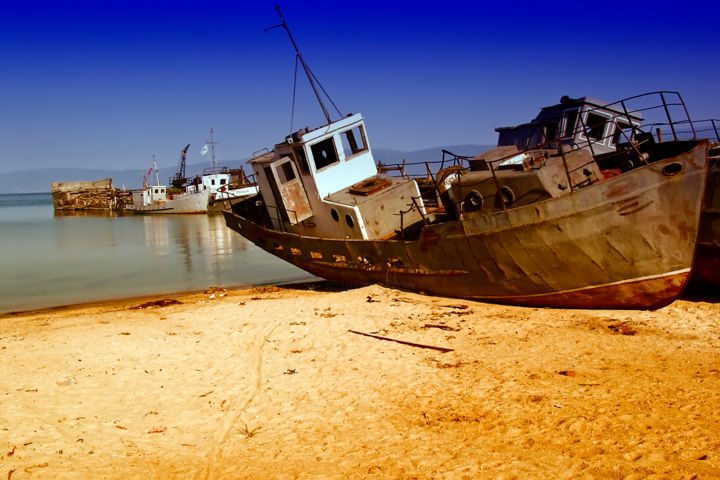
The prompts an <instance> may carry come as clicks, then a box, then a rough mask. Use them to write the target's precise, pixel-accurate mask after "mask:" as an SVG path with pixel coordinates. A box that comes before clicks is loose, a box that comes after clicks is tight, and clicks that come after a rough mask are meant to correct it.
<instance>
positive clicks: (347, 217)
mask: <svg viewBox="0 0 720 480" xmlns="http://www.w3.org/2000/svg"><path fill="white" fill-rule="evenodd" d="M345 223H347V224H348V227H350V228H353V227H354V226H355V221H353V219H352V217H351V216H350V215H345Z"/></svg>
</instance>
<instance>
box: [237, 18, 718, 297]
mask: <svg viewBox="0 0 720 480" xmlns="http://www.w3.org/2000/svg"><path fill="white" fill-rule="evenodd" d="M278 13H279V9H278ZM281 18H282V15H281ZM279 26H281V27H284V28H285V29H286V30H287V33H288V35H289V36H290V39H291V41H292V43H293V46H295V49H296V52H297V58H298V61H299V62H300V63H301V65H302V67H303V69H304V70H305V73H306V74H307V77H308V81H309V82H310V84H311V86H312V88H313V90H314V91H315V94H316V96H317V98H318V101H319V103H320V105H321V107H322V109H323V113H324V114H325V117H326V119H327V124H326V125H324V126H322V127H320V128H315V129H301V130H299V131H296V132H294V133H292V134H290V135H288V136H287V137H286V138H285V140H284V141H283V142H281V143H279V144H277V145H275V148H274V149H273V150H272V151H270V152H268V153H266V154H263V155H260V156H258V157H255V158H253V159H251V160H250V162H249V163H250V165H251V166H252V168H253V171H254V175H255V177H256V179H257V182H258V185H259V188H260V193H259V194H258V195H256V196H254V197H251V198H249V199H247V200H244V201H242V202H239V203H237V204H235V205H233V206H232V209H229V210H225V211H223V214H224V215H225V220H226V223H227V225H228V227H230V228H231V229H233V230H235V231H236V232H238V233H240V234H241V235H243V236H244V237H246V238H247V239H248V240H250V241H252V242H253V243H255V244H256V245H258V246H259V247H261V248H263V249H264V250H266V251H268V252H270V253H272V254H273V255H276V256H278V257H279V258H282V259H284V260H286V261H288V262H290V263H292V264H294V265H296V266H298V267H300V268H302V269H304V270H306V271H308V272H310V273H312V274H314V275H317V276H319V277H323V278H326V279H328V280H332V281H337V282H342V283H344V284H348V285H366V284H372V283H378V284H381V285H386V286H390V287H394V288H400V289H407V290H412V291H418V292H425V293H428V294H434V295H443V296H451V297H464V298H472V299H479V300H486V301H491V302H501V303H510V304H517V305H535V306H555V307H586V308H657V307H660V306H663V305H666V304H668V303H670V302H672V301H673V300H674V299H675V298H676V297H677V296H678V295H679V294H680V293H681V292H682V290H683V288H684V286H685V284H686V282H687V279H688V277H689V275H690V271H691V267H692V262H693V253H694V250H695V242H696V238H697V231H698V224H699V218H700V208H701V203H702V199H703V190H704V187H705V180H706V175H707V161H708V145H709V143H708V141H707V140H680V139H678V138H674V139H672V140H669V141H663V142H657V141H655V139H654V138H653V136H652V135H648V134H646V133H645V132H642V131H641V130H640V128H639V127H638V125H637V123H638V122H637V118H639V116H640V115H641V114H640V112H639V111H638V110H637V109H635V108H632V107H631V106H629V100H631V99H626V100H623V101H620V102H616V104H615V105H616V106H617V107H615V108H614V109H613V113H612V114H611V117H610V118H609V119H607V121H606V122H605V123H604V125H605V127H604V128H603V130H602V134H601V135H600V136H601V137H602V138H596V137H597V135H598V134H600V128H599V127H597V126H596V125H595V122H594V121H593V120H592V119H593V118H594V117H592V116H591V114H592V113H593V111H592V108H590V109H587V110H584V111H583V112H578V115H577V116H576V117H574V122H573V125H566V124H564V123H562V121H561V122H560V123H559V124H558V125H557V128H556V129H555V132H554V133H553V135H552V136H550V135H547V133H546V134H545V138H544V139H543V141H541V142H537V144H535V145H533V146H532V147H528V146H519V145H503V146H500V147H497V148H495V149H493V150H491V151H489V152H486V153H484V154H480V155H478V156H475V157H472V158H469V157H460V156H457V155H456V156H452V159H451V160H448V162H449V163H450V164H449V165H448V164H445V163H444V160H445V159H443V163H442V164H441V165H440V166H439V168H438V169H432V168H431V167H430V166H429V164H428V168H427V174H426V175H425V176H423V177H422V178H413V177H410V176H407V175H404V173H405V170H404V169H403V170H401V172H402V173H403V175H401V176H400V177H395V176H390V175H388V173H387V172H381V171H378V168H377V166H376V162H375V160H374V158H373V154H372V149H371V147H370V144H369V140H368V135H367V131H366V128H365V123H364V119H363V117H362V115H360V114H354V115H352V114H351V115H347V116H345V117H344V118H341V119H339V120H335V121H331V119H330V115H329V113H328V111H327V108H325V105H324V103H323V100H322V97H321V95H320V91H322V92H325V90H324V89H323V88H322V87H320V88H318V85H316V83H315V82H316V77H315V76H314V75H313V74H312V73H311V72H310V70H309V68H308V66H307V64H306V63H305V61H304V59H303V58H302V55H301V54H300V52H299V50H298V49H297V46H296V44H295V42H294V40H293V39H292V36H291V35H290V32H289V30H288V29H287V25H286V24H285V21H284V19H283V22H282V24H280V25H279ZM668 93H669V92H656V93H655V94H646V95H642V96H636V97H632V99H637V98H641V99H643V100H646V99H647V98H650V97H653V98H657V101H658V102H659V103H658V105H656V106H655V107H653V108H655V109H659V110H660V111H664V112H666V113H667V117H668V122H669V123H672V122H673V119H672V118H670V117H671V111H673V110H674V107H675V106H677V104H678V102H679V104H680V105H681V106H682V110H685V112H686V109H685V108H684V103H683V102H682V99H681V98H680V95H679V94H676V97H677V99H678V102H668V101H666V94H668ZM333 106H334V103H333ZM605 107H608V105H605ZM336 110H337V108H336ZM338 113H339V112H338ZM687 120H689V118H688V119H687ZM577 135H579V136H582V137H584V139H585V141H586V142H589V143H591V144H593V145H594V144H599V143H602V142H604V143H605V144H607V142H608V141H609V140H608V138H607V136H608V135H610V136H611V137H612V138H613V139H614V143H615V145H614V147H615V148H613V149H610V150H609V151H598V152H594V151H593V150H592V149H590V148H586V147H585V146H582V145H576V144H575V142H574V141H572V138H574V137H575V136H577ZM550 137H552V138H550ZM385 170H387V169H385Z"/></svg>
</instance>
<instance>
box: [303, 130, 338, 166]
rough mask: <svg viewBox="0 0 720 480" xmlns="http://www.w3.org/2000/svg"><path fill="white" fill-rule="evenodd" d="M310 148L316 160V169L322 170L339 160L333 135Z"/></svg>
mask: <svg viewBox="0 0 720 480" xmlns="http://www.w3.org/2000/svg"><path fill="white" fill-rule="evenodd" d="M310 150H311V151H312V155H313V160H314V161H315V170H320V169H321V168H325V167H327V166H328V165H332V164H333V163H335V162H337V161H338V156H337V152H336V151H335V142H334V141H333V139H332V137H330V138H328V139H326V140H323V141H322V142H318V143H316V144H315V145H312V146H311V147H310Z"/></svg>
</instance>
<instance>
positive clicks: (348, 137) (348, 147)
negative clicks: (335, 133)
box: [340, 127, 367, 158]
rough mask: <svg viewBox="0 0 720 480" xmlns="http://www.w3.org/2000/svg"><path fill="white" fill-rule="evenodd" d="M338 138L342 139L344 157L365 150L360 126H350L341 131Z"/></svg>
mask: <svg viewBox="0 0 720 480" xmlns="http://www.w3.org/2000/svg"><path fill="white" fill-rule="evenodd" d="M340 138H341V139H342V145H343V152H344V153H345V158H349V157H352V156H353V155H356V154H358V153H360V152H364V151H365V150H367V146H366V145H365V137H364V136H363V131H362V127H355V128H351V129H350V130H347V131H345V132H343V133H341V134H340Z"/></svg>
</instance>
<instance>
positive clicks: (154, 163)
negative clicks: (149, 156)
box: [153, 155, 160, 186]
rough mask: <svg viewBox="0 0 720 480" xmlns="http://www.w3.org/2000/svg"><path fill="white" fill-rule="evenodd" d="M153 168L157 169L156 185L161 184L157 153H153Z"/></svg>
mask: <svg viewBox="0 0 720 480" xmlns="http://www.w3.org/2000/svg"><path fill="white" fill-rule="evenodd" d="M153 169H155V185H157V186H160V175H158V169H157V161H156V160H155V155H153Z"/></svg>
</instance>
